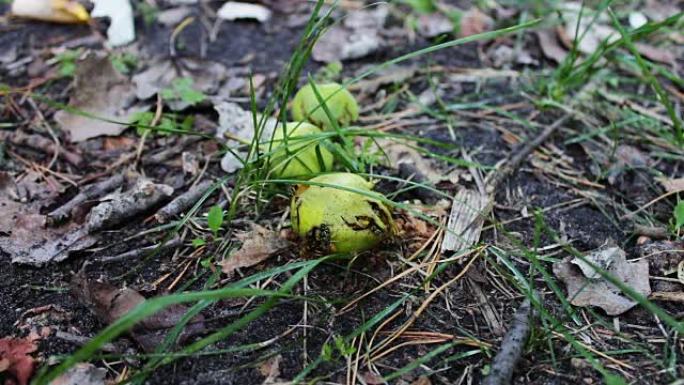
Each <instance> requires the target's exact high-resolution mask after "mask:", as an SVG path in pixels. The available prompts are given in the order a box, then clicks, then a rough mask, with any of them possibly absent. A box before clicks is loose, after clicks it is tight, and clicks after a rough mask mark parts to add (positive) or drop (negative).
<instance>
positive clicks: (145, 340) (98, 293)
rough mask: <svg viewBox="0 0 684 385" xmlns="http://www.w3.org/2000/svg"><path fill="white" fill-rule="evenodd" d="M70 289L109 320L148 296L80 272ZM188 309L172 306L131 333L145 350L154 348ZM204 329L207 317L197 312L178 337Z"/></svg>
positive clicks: (191, 334)
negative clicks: (91, 277)
mask: <svg viewBox="0 0 684 385" xmlns="http://www.w3.org/2000/svg"><path fill="white" fill-rule="evenodd" d="M71 292H72V294H73V295H74V296H75V297H76V298H78V300H79V301H80V302H81V303H83V304H84V305H86V306H87V307H88V309H90V310H91V311H92V312H93V313H94V314H95V315H96V316H97V317H98V318H99V319H100V320H102V321H103V322H105V323H107V324H111V323H113V322H115V321H116V320H118V319H119V318H121V317H123V316H124V315H126V314H128V313H129V312H130V311H131V310H133V309H134V308H136V307H137V306H139V305H140V304H142V303H144V302H145V297H143V296H142V295H141V294H140V293H138V292H137V291H135V290H133V289H131V288H118V287H116V286H114V285H111V284H109V283H107V282H98V281H93V280H90V279H88V278H86V277H85V276H84V275H82V274H81V273H79V274H77V275H75V276H74V277H73V279H72V281H71ZM188 310H189V309H188V307H186V306H184V305H172V306H169V307H167V308H165V309H164V310H161V311H159V312H157V313H155V314H153V315H151V316H149V317H147V318H145V319H143V320H142V321H140V322H139V323H138V324H136V326H135V327H134V328H133V330H131V331H130V335H131V337H132V338H133V339H134V340H135V341H136V342H137V343H138V344H139V345H140V346H141V347H142V348H143V349H144V350H145V351H147V352H151V351H154V350H155V349H156V348H157V346H158V345H159V344H160V343H162V342H163V341H164V339H165V338H166V335H167V333H168V332H169V331H171V330H172V329H173V328H174V327H175V326H176V325H177V324H178V323H179V322H180V321H181V320H182V318H183V317H184V316H185V314H186V313H187V311H188ZM205 330H206V328H205V326H204V317H203V316H202V315H197V316H195V317H194V318H193V319H192V320H190V322H189V323H188V324H187V325H186V327H185V329H184V330H183V332H182V333H181V334H180V336H179V337H178V338H179V339H178V341H179V342H180V343H183V342H185V341H187V340H188V339H189V338H190V337H193V336H195V335H198V334H202V333H204V331H205Z"/></svg>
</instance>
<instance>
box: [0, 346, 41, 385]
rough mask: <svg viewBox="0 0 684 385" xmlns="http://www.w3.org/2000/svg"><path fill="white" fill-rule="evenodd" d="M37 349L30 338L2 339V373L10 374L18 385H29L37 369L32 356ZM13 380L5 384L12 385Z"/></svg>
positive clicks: (0, 358) (8, 380) (0, 351)
mask: <svg viewBox="0 0 684 385" xmlns="http://www.w3.org/2000/svg"><path fill="white" fill-rule="evenodd" d="M37 349H38V347H37V346H36V344H35V343H34V341H33V340H31V339H28V338H22V339H19V338H1V339H0V373H8V374H9V375H10V376H11V378H13V379H14V380H16V381H17V383H18V385H27V384H28V382H29V379H30V378H31V376H32V375H33V370H34V369H35V362H34V360H33V357H31V355H30V354H31V353H33V352H35V351H36V350H37ZM11 378H10V379H7V380H6V382H5V384H12V383H13V382H12V380H11Z"/></svg>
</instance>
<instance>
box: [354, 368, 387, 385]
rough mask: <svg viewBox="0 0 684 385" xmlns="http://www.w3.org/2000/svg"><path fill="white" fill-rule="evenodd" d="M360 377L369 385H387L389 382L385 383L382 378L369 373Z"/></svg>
mask: <svg viewBox="0 0 684 385" xmlns="http://www.w3.org/2000/svg"><path fill="white" fill-rule="evenodd" d="M359 376H360V377H361V378H362V379H363V382H364V383H366V384H368V385H380V384H385V383H387V381H385V380H384V379H383V378H382V377H381V376H379V375H377V374H375V373H372V372H369V371H365V372H363V373H361V374H360V375H359Z"/></svg>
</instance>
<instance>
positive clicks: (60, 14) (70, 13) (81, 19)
mask: <svg viewBox="0 0 684 385" xmlns="http://www.w3.org/2000/svg"><path fill="white" fill-rule="evenodd" d="M12 15H14V16H18V17H24V18H27V19H35V20H43V21H51V22H55V23H68V24H70V23H87V22H88V20H90V16H89V15H88V11H87V10H86V9H85V8H84V7H83V5H81V4H80V3H79V2H78V1H74V0H65V1H53V0H14V1H13V2H12Z"/></svg>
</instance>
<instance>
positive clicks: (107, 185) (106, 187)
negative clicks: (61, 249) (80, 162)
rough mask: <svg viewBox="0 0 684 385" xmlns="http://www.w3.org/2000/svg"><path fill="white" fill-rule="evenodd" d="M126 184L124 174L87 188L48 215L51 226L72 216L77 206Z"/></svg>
mask: <svg viewBox="0 0 684 385" xmlns="http://www.w3.org/2000/svg"><path fill="white" fill-rule="evenodd" d="M123 183H124V175H123V174H122V173H120V174H116V175H113V176H112V177H111V178H108V179H105V180H103V181H102V182H99V183H95V184H92V185H89V186H87V187H86V188H84V189H83V191H81V192H80V193H78V194H76V196H75V197H73V198H71V200H70V201H68V202H67V203H65V204H63V205H62V206H60V207H58V208H56V209H55V210H53V211H52V212H51V213H49V214H48V219H49V223H50V224H57V223H59V222H61V221H62V220H64V219H66V218H68V217H69V216H70V215H71V211H72V210H73V209H75V208H76V207H77V206H80V205H81V204H83V203H84V202H85V201H88V200H92V199H95V198H99V197H101V196H103V195H105V194H107V193H109V192H111V191H113V190H114V189H116V188H118V187H119V186H122V185H123Z"/></svg>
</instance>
